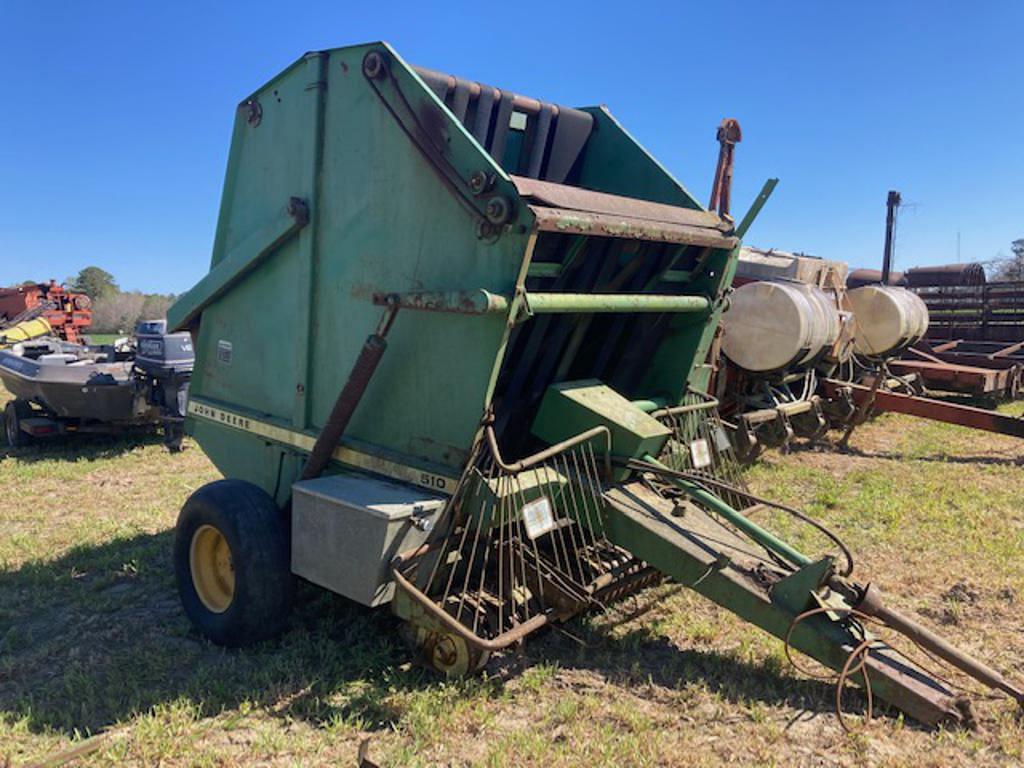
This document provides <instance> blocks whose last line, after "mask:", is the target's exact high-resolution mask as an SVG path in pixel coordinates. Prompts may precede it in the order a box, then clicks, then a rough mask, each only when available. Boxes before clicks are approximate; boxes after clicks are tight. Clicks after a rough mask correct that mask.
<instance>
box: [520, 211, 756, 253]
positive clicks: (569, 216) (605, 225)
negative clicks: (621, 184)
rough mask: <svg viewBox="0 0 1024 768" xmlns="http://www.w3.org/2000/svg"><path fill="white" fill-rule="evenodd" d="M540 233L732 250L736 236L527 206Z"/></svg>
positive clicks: (629, 218)
mask: <svg viewBox="0 0 1024 768" xmlns="http://www.w3.org/2000/svg"><path fill="white" fill-rule="evenodd" d="M529 208H530V210H531V211H532V212H533V214H534V216H535V217H536V227H537V229H538V230H540V231H541V232H563V233H565V234H581V235H597V236H599V237H616V238H626V239H632V240H647V241H653V242H664V243H680V244H684V245H699V246H703V247H706V248H720V249H726V250H732V249H733V248H735V247H736V245H737V244H738V240H737V239H736V238H735V237H729V236H726V235H723V234H722V233H721V231H720V230H718V229H715V228H711V227H708V228H704V227H697V226H689V225H685V224H673V223H669V222H660V221H658V222H656V221H650V220H648V219H637V218H633V217H629V216H614V215H609V214H603V213H589V212H585V211H574V210H567V209H564V208H548V207H541V206H536V205H531V206H529Z"/></svg>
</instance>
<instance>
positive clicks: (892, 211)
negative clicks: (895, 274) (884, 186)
mask: <svg viewBox="0 0 1024 768" xmlns="http://www.w3.org/2000/svg"><path fill="white" fill-rule="evenodd" d="M899 207H900V193H899V192H897V191H896V190H894V189H890V190H889V197H888V198H886V201H885V209H886V212H885V252H884V253H883V254H882V285H888V284H889V273H890V272H891V271H892V248H893V234H894V232H895V229H896V209H897V208H899Z"/></svg>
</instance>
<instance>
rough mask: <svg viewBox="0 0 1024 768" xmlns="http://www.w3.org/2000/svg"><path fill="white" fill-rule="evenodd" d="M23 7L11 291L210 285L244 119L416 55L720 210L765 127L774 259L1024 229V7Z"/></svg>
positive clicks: (7, 124) (12, 168) (12, 117)
mask: <svg viewBox="0 0 1024 768" xmlns="http://www.w3.org/2000/svg"><path fill="white" fill-rule="evenodd" d="M495 7H499V6H494V4H487V3H480V2H473V3H460V2H441V3H424V2H419V3H404V2H398V1H397V0H392V1H391V2H387V3H361V4H360V3H351V2H349V3H343V2H333V3H325V2H314V1H313V0H306V2H303V3H294V4H289V3H280V2H276V3H258V2H238V3H230V2H216V3H210V2H202V3H200V2H184V1H179V2H173V3H156V2H103V1H102V0H96V1H95V2H77V1H72V0H67V2H63V3H52V2H45V1H43V0H34V1H33V2H30V1H29V0H23V1H21V2H14V0H0V71H2V72H3V73H4V75H5V76H4V78H3V91H4V92H3V99H2V102H0V103H2V107H0V284H7V283H11V282H14V281H21V280H25V279H29V278H38V279H46V278H49V277H56V278H58V279H62V278H64V277H67V276H68V275H72V274H74V273H76V272H77V271H78V270H79V269H81V268H82V267H84V266H87V265H89V264H96V265H98V266H101V267H103V268H105V269H107V270H108V271H110V272H112V273H113V274H114V275H115V277H116V278H117V279H118V281H119V283H120V284H121V286H122V287H123V288H126V289H140V290H145V291H162V292H167V291H171V292H180V291H183V290H186V289H187V288H189V287H190V286H191V285H192V284H193V283H194V282H195V281H196V280H198V279H199V278H200V277H201V276H202V275H203V274H205V272H206V269H207V266H208V263H209V252H210V247H211V244H212V242H213V231H214V227H215V224H216V215H217V207H218V204H219V200H220V191H221V183H222V180H223V175H224V167H225V162H226V158H227V152H228V144H229V140H230V133H231V121H232V119H233V115H234V106H235V104H236V103H237V102H238V101H239V100H240V99H241V98H242V97H244V96H245V95H246V94H247V93H248V92H249V91H251V90H253V89H255V88H256V87H257V86H258V85H260V84H261V83H262V82H264V81H266V80H267V79H269V78H270V77H271V76H273V75H274V74H275V73H276V72H277V71H279V70H280V69H282V68H283V67H285V66H286V65H288V64H289V63H290V62H292V61H293V60H295V59H296V58H298V57H299V56H300V55H301V54H302V53H303V52H304V51H307V50H313V49H319V48H330V47H335V46H341V45H346V44H351V43H358V42H366V41H369V40H375V39H386V40H388V41H390V42H391V43H392V44H394V45H395V46H396V48H397V49H398V51H399V53H400V54H402V55H403V56H404V57H405V58H406V59H407V60H409V61H411V62H413V63H415V64H422V65H424V66H428V67H431V68H434V69H440V70H445V71H449V72H452V73H456V74H460V75H463V76H466V77H470V78H473V79H476V80H480V81H483V82H486V83H490V84H493V85H498V86H501V87H505V88H510V89H512V90H514V91H517V92H519V93H523V94H526V95H531V96H536V97H540V98H544V99H545V100H549V101H556V102H560V103H564V104H570V105H590V104H596V103H605V104H607V105H608V106H609V107H610V108H611V110H612V111H613V113H615V114H616V116H617V117H618V118H619V119H620V120H621V121H622V122H623V123H624V124H625V125H626V126H627V128H628V129H629V130H630V131H631V132H632V133H633V134H634V135H635V136H636V137H637V138H638V139H639V140H640V141H641V142H642V143H643V144H644V145H645V146H647V148H648V149H649V150H651V152H652V153H653V154H654V155H655V156H656V157H657V158H658V159H659V160H661V161H662V162H663V163H664V164H665V165H666V166H667V167H668V168H669V169H670V170H671V171H672V172H673V173H674V174H675V175H676V176H677V178H679V179H680V180H681V181H682V182H683V183H684V184H685V185H686V186H687V187H688V188H689V189H690V190H691V191H693V192H694V193H696V194H697V195H698V197H700V198H701V199H706V197H707V194H708V188H709V185H710V182H711V176H712V173H713V170H714V163H715V159H716V144H715V142H714V132H715V126H716V125H717V124H718V122H719V120H720V119H721V118H722V117H724V116H732V117H736V118H738V119H739V120H740V122H741V124H742V126H743V131H744V141H743V143H742V144H741V145H740V147H739V148H738V150H737V169H736V179H735V187H734V193H733V201H734V203H733V206H734V209H735V210H736V211H737V213H739V214H742V212H743V211H745V210H746V208H747V206H748V205H749V203H750V201H751V200H752V198H753V197H754V195H755V194H756V193H757V190H758V189H759V188H760V185H761V183H762V182H763V181H764V179H765V178H767V177H769V176H778V177H779V178H780V179H781V183H780V185H779V187H778V189H777V190H776V193H775V196H774V197H773V199H772V200H771V202H770V204H769V206H768V207H767V208H766V209H765V210H764V212H763V213H762V216H761V218H760V219H759V221H758V223H757V224H756V225H755V227H754V228H753V229H752V230H751V232H750V234H749V235H748V238H747V241H748V242H749V243H751V244H755V245H760V246H764V247H778V248H784V249H789V250H802V251H805V252H809V253H814V254H817V255H821V256H825V257H829V258H836V259H841V260H844V261H848V262H850V263H851V264H853V265H854V266H876V265H877V264H878V262H879V261H880V258H881V256H880V254H881V250H882V236H883V224H884V212H885V196H886V191H887V190H888V189H899V190H901V191H902V193H903V198H904V201H905V202H907V203H910V204H912V205H911V206H909V207H908V208H907V209H906V210H905V211H904V212H903V213H902V214H901V219H900V225H899V232H898V242H897V264H898V266H899V267H907V266H913V265H918V264H929V263H931V264H937V263H949V262H952V261H955V260H956V240H957V232H958V231H959V232H960V234H961V253H962V259H963V260H986V259H991V258H993V257H994V256H996V254H997V253H998V252H1000V251H1002V252H1003V253H1008V252H1009V243H1010V241H1011V240H1013V239H1015V238H1018V237H1024V55H1022V54H1021V47H1020V35H1021V31H1022V30H1024V3H1021V2H1015V1H1012V0H1007V1H1006V2H996V1H993V2H980V3H979V2H976V3H954V2H933V3H924V2H916V3H911V2H898V1H893V2H860V3H838V2H820V0H819V2H791V3H768V2H732V3H728V4H723V3H710V2H702V3H689V2H672V3H643V2H631V3H600V2H584V3H555V2H545V3H532V2H526V1H525V0H524V1H523V2H517V3H510V4H507V7H508V8H509V9H510V10H509V11H508V12H506V13H502V12H496V11H489V10H484V9H488V8H495Z"/></svg>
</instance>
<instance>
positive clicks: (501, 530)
mask: <svg viewBox="0 0 1024 768" xmlns="http://www.w3.org/2000/svg"><path fill="white" fill-rule="evenodd" d="M492 468H493V465H492ZM492 471H493V469H492ZM498 498H499V499H501V498H502V497H501V496H499V497H498ZM498 514H499V515H503V514H504V511H503V510H502V511H499V512H498ZM493 530H497V531H498V626H497V628H496V629H497V632H498V634H500V633H501V632H503V631H504V629H505V573H506V572H507V571H508V569H509V568H510V567H511V563H508V562H507V561H506V559H505V519H504V517H499V518H498V519H497V521H496V524H495V528H494V529H493Z"/></svg>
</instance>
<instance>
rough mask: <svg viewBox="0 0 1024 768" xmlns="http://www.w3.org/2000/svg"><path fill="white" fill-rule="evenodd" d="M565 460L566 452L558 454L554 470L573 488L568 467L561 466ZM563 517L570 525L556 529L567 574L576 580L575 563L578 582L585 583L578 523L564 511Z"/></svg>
mask: <svg viewBox="0 0 1024 768" xmlns="http://www.w3.org/2000/svg"><path fill="white" fill-rule="evenodd" d="M564 461H565V454H561V455H559V456H556V457H555V458H554V459H553V470H554V471H556V472H558V473H559V474H560V475H562V476H563V477H565V478H566V481H567V482H566V489H569V490H571V489H572V486H573V483H572V479H571V477H570V476H569V474H568V472H564V471H563V469H567V467H564V466H559V462H562V464H563V465H564ZM564 494H565V491H564V490H563V491H562V493H561V494H560V495H561V496H564ZM552 513H554V505H553V504H552ZM562 519H563V520H565V521H567V522H568V525H559V526H558V527H557V529H556V530H557V532H558V537H559V541H560V542H561V543H562V547H563V548H564V549H565V550H566V563H567V566H568V567H567V568H566V575H567V576H568V577H569V578H570V579H571V580H576V575H575V574H573V569H572V566H573V564H575V565H576V573H577V574H579V579H578V583H580V584H583V583H584V577H583V564H582V562H580V549H579V543H578V542H577V540H576V531H575V530H574V529H575V528H576V524H575V522H573V521H572V519H571V518H569V517H568V516H567V515H565V514H564V512H563V513H562Z"/></svg>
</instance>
